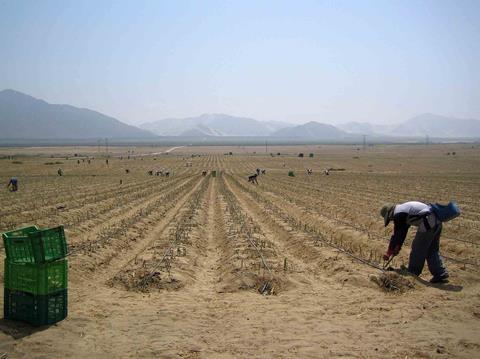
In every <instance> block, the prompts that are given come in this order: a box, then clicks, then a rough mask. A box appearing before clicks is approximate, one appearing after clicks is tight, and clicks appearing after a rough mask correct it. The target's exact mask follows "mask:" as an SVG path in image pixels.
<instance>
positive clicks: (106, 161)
mask: <svg viewBox="0 0 480 359" xmlns="http://www.w3.org/2000/svg"><path fill="white" fill-rule="evenodd" d="M105 163H106V164H107V166H108V158H107V159H106V160H105Z"/></svg>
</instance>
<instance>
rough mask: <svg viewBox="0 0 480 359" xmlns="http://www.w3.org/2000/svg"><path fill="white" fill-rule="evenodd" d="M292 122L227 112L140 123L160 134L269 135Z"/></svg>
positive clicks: (144, 127) (143, 126)
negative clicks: (257, 118)
mask: <svg viewBox="0 0 480 359" xmlns="http://www.w3.org/2000/svg"><path fill="white" fill-rule="evenodd" d="M288 126H292V125H291V124H287V123H283V122H279V121H269V122H262V121H257V120H254V119H252V118H247V117H236V116H231V115H225V114H203V115H200V116H197V117H187V118H183V119H178V118H176V119H174V118H170V119H164V120H159V121H155V122H150V123H144V124H141V125H140V128H143V129H145V130H149V131H152V132H153V133H155V134H157V135H160V136H187V135H188V136H269V135H270V134H271V133H273V132H275V131H276V130H278V129H280V128H285V127H288Z"/></svg>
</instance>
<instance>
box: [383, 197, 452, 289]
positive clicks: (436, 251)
mask: <svg viewBox="0 0 480 359" xmlns="http://www.w3.org/2000/svg"><path fill="white" fill-rule="evenodd" d="M380 214H381V216H382V217H383V219H384V222H385V227H386V226H387V225H388V223H389V222H390V221H391V220H393V235H392V237H391V239H390V244H389V245H388V250H387V252H386V253H385V254H384V256H383V259H384V260H386V261H388V260H390V259H391V258H393V257H394V256H396V255H397V254H398V253H399V252H400V249H401V248H402V245H403V243H404V242H405V238H406V237H407V233H408V229H409V228H410V226H415V227H418V230H417V233H416V235H415V238H414V240H413V242H412V249H411V251H410V258H409V262H408V271H409V272H410V273H413V274H415V275H417V276H419V275H420V274H421V273H422V270H423V266H424V265H425V260H426V261H427V264H428V269H429V271H430V273H431V274H432V275H433V277H432V279H431V280H430V282H431V283H446V282H448V277H449V274H448V272H447V269H446V268H445V266H444V264H443V261H442V257H440V234H441V233H442V222H441V221H440V220H439V219H438V218H437V216H436V215H435V213H434V212H433V210H432V207H431V205H428V204H425V203H422V202H416V201H412V202H406V203H402V204H397V205H394V204H386V205H384V206H383V207H382V209H381V210H380Z"/></svg>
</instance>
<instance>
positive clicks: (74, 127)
mask: <svg viewBox="0 0 480 359" xmlns="http://www.w3.org/2000/svg"><path fill="white" fill-rule="evenodd" d="M105 137H108V138H117V139H144V138H155V137H156V136H155V135H154V134H153V133H151V132H149V131H146V130H143V129H139V128H137V127H135V126H131V125H127V124H125V123H123V122H120V121H119V120H117V119H115V118H113V117H109V116H106V115H103V114H101V113H99V112H96V111H92V110H88V109H84V108H77V107H74V106H70V105H55V104H49V103H47V102H45V101H43V100H39V99H36V98H34V97H32V96H29V95H25V94H23V93H21V92H18V91H14V90H3V91H0V139H96V138H105Z"/></svg>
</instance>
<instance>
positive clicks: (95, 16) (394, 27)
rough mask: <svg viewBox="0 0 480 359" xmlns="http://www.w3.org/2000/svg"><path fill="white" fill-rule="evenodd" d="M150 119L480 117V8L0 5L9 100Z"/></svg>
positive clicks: (0, 71) (439, 3)
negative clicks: (23, 96) (12, 93)
mask: <svg viewBox="0 0 480 359" xmlns="http://www.w3.org/2000/svg"><path fill="white" fill-rule="evenodd" d="M4 88H11V89H15V90H18V91H21V92H25V93H27V94H30V95H32V96H34V97H38V98H42V99H45V100H46V101H48V102H52V103H68V104H72V105H75V106H79V107H87V108H91V109H95V110H97V111H100V112H103V113H105V114H108V115H111V116H114V117H116V118H118V119H120V120H122V121H125V122H128V123H132V124H139V123H141V122H146V121H153V120H156V119H163V118H166V117H185V116H194V115H199V114H202V113H228V114H232V115H239V116H248V117H253V118H256V119H259V120H287V121H290V122H306V121H310V120H316V121H319V122H328V123H339V122H347V121H352V120H356V121H371V122H378V123H389V122H398V121H401V120H405V119H407V118H409V117H412V116H414V115H417V114H420V113H424V112H433V113H438V114H443V115H450V116H456V117H470V118H472V117H473V118H477V119H480V0H473V1H462V0H455V1H447V0H434V1H405V0H401V1H389V0H376V1H360V0H351V1H294V0H291V1H285V2H284V1H261V0H257V1H244V0H241V1H240V0H238V1H177V0H170V1H153V0H152V1H137V0H135V1H133V0H132V1H112V2H109V1H104V0H101V1H97V0H95V1H86V0H75V1H66V0H59V1H44V0H42V1H22V0H11V1H5V0H0V89H4Z"/></svg>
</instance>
